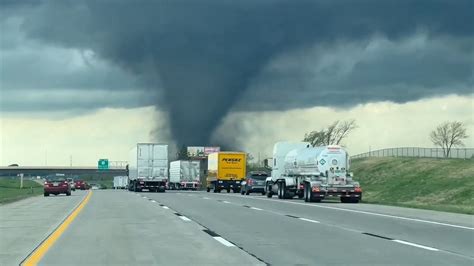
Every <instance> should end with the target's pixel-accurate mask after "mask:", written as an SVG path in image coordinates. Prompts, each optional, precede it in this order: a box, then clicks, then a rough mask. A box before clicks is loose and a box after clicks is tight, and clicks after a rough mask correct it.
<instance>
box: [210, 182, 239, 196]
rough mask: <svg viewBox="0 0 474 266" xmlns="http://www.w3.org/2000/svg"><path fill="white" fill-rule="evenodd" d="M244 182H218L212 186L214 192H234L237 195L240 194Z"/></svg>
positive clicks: (212, 183)
mask: <svg viewBox="0 0 474 266" xmlns="http://www.w3.org/2000/svg"><path fill="white" fill-rule="evenodd" d="M241 182H242V180H216V181H212V182H211V186H212V187H213V189H214V192H220V191H221V190H227V191H230V190H232V191H233V192H235V193H237V192H240V189H241V186H242V185H241Z"/></svg>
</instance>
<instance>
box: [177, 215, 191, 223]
mask: <svg viewBox="0 0 474 266" xmlns="http://www.w3.org/2000/svg"><path fill="white" fill-rule="evenodd" d="M179 218H181V220H183V221H186V222H189V221H191V219H189V218H188V217H186V216H179Z"/></svg>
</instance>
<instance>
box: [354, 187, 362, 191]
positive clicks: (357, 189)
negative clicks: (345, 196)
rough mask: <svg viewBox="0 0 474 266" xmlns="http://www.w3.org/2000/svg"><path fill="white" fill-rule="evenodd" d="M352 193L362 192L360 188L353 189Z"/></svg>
mask: <svg viewBox="0 0 474 266" xmlns="http://www.w3.org/2000/svg"><path fill="white" fill-rule="evenodd" d="M354 192H362V189H361V188H360V187H356V188H355V189H354Z"/></svg>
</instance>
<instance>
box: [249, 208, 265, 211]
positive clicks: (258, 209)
mask: <svg viewBox="0 0 474 266" xmlns="http://www.w3.org/2000/svg"><path fill="white" fill-rule="evenodd" d="M250 209H252V210H256V211H263V210H262V209H260V208H255V207H250Z"/></svg>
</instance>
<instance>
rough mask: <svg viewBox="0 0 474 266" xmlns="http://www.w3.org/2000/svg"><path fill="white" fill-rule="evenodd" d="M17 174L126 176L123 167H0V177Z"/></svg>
mask: <svg viewBox="0 0 474 266" xmlns="http://www.w3.org/2000/svg"><path fill="white" fill-rule="evenodd" d="M18 174H24V175H25V176H46V175H52V174H65V175H91V176H92V175H93V176H99V175H107V176H119V175H127V172H126V170H125V167H116V168H110V169H107V170H99V169H97V166H0V176H16V175H18Z"/></svg>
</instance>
